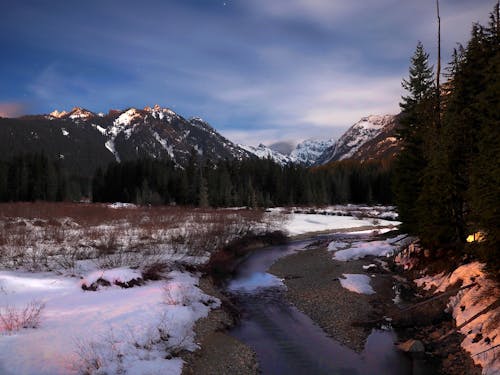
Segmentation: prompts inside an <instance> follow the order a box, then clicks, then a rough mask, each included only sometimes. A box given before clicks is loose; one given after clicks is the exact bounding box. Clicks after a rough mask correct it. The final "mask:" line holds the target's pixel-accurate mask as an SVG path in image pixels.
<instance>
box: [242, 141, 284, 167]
mask: <svg viewBox="0 0 500 375" xmlns="http://www.w3.org/2000/svg"><path fill="white" fill-rule="evenodd" d="M238 146H239V147H240V148H242V149H243V150H245V151H248V152H249V153H251V154H253V155H255V156H257V157H258V158H259V159H269V158H271V159H272V160H273V161H274V162H276V163H278V164H280V165H286V164H289V163H291V162H292V159H291V158H290V157H289V156H286V155H283V154H281V153H279V152H278V151H274V150H272V149H270V148H269V147H267V146H264V145H263V144H260V145H259V146H257V147H254V146H245V145H238Z"/></svg>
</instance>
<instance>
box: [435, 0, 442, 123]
mask: <svg viewBox="0 0 500 375" xmlns="http://www.w3.org/2000/svg"><path fill="white" fill-rule="evenodd" d="M436 10H437V21H438V59H437V72H436V95H437V97H436V100H437V128H438V130H439V129H440V128H441V84H440V78H441V16H440V14H439V0H436Z"/></svg>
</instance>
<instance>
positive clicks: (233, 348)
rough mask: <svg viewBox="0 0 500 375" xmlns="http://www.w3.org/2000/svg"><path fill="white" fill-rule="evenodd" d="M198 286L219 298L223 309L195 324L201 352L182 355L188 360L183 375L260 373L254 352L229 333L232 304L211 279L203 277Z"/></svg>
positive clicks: (232, 319)
mask: <svg viewBox="0 0 500 375" xmlns="http://www.w3.org/2000/svg"><path fill="white" fill-rule="evenodd" d="M199 286H200V288H201V289H202V290H203V291H204V292H205V293H207V294H209V295H212V296H214V297H217V298H219V299H220V300H221V301H222V303H223V307H222V308H219V309H216V310H212V311H211V312H210V313H209V315H208V316H207V317H206V318H202V319H200V320H198V321H197V322H196V325H195V328H194V331H195V334H196V342H197V343H198V345H199V346H200V349H198V350H197V351H195V352H192V353H185V354H184V355H183V356H182V359H183V360H184V361H185V364H184V367H183V369H182V374H183V375H197V374H207V375H220V374H242V375H254V374H258V373H259V371H258V364H257V360H256V356H255V353H254V352H253V350H251V349H250V348H249V347H248V346H246V345H245V344H243V343H242V342H240V341H239V340H237V339H235V338H234V337H232V336H229V335H228V334H227V333H226V332H227V330H228V328H230V327H232V326H233V325H234V323H235V320H234V315H233V313H232V312H231V309H232V307H231V302H230V301H228V300H227V298H226V297H224V296H223V295H222V294H221V293H220V292H219V291H218V290H217V289H216V288H215V287H214V284H213V281H212V279H211V278H209V277H203V278H201V279H200V284H199Z"/></svg>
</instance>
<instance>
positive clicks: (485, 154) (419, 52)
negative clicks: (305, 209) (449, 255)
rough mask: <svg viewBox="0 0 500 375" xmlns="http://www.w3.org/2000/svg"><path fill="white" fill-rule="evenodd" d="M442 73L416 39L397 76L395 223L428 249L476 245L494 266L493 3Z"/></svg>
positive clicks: (497, 44) (499, 95)
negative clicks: (401, 91) (399, 147)
mask: <svg viewBox="0 0 500 375" xmlns="http://www.w3.org/2000/svg"><path fill="white" fill-rule="evenodd" d="M438 64H439V63H438ZM438 67H439V65H438ZM445 76H446V78H447V80H446V82H444V83H443V84H442V85H441V84H439V80H438V78H439V69H438V71H436V72H435V71H434V68H433V66H431V65H430V63H429V55H428V54H427V52H426V51H425V49H424V47H423V45H422V44H421V43H418V45H417V48H416V51H415V54H414V56H413V57H412V59H411V66H410V70H409V77H408V79H405V80H404V81H403V87H404V88H405V89H406V91H407V95H406V96H404V97H403V100H402V102H401V103H400V106H401V110H402V117H401V125H400V128H399V130H398V136H399V138H400V139H401V141H402V142H403V151H402V152H401V153H400V154H399V156H398V158H397V160H396V162H395V165H394V183H393V191H394V195H395V203H396V205H397V207H398V212H399V215H400V219H401V220H402V222H403V225H402V229H403V230H405V231H407V232H409V233H413V234H416V235H418V236H419V237H420V239H421V241H422V242H423V244H424V245H425V246H427V247H429V248H431V249H437V248H446V247H448V248H453V249H458V250H464V251H469V250H470V251H474V252H475V251H477V252H478V253H479V254H481V256H483V257H484V258H485V260H487V261H489V264H490V265H492V266H494V267H496V268H500V260H499V258H500V257H499V245H500V212H499V202H500V163H499V162H498V155H500V103H499V101H500V14H499V5H498V3H497V4H496V6H495V8H494V10H493V12H492V13H491V14H490V20H489V23H488V25H486V26H483V25H479V24H475V25H474V26H473V28H472V32H471V37H470V40H469V42H468V43H467V45H465V46H462V45H459V46H458V47H457V48H456V49H455V50H454V53H453V58H452V61H451V62H450V63H449V64H448V66H447V69H446V74H445ZM473 233H476V236H473V238H472V239H473V241H472V243H471V244H468V241H467V239H468V238H469V241H470V237H469V236H470V235H471V234H473Z"/></svg>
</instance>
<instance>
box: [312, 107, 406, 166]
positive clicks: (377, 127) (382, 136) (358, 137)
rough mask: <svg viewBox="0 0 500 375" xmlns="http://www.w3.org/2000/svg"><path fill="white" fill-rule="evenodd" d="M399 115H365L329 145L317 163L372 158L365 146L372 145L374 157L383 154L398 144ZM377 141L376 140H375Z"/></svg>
mask: <svg viewBox="0 0 500 375" xmlns="http://www.w3.org/2000/svg"><path fill="white" fill-rule="evenodd" d="M396 121H397V116H394V115H372V116H368V117H363V118H362V119H361V120H360V121H359V122H357V123H356V124H354V125H353V126H351V127H350V128H349V129H348V130H347V131H346V132H345V133H344V134H343V135H342V136H341V137H340V138H339V140H338V141H337V142H335V143H334V144H332V145H331V146H330V147H328V148H327V149H326V150H325V151H324V152H323V154H322V155H320V156H319V158H318V159H317V160H316V163H315V164H318V165H319V164H326V163H329V162H332V161H337V160H345V159H356V160H364V159H367V158H370V155H369V154H368V153H367V152H365V151H366V150H365V148H366V147H367V146H370V147H371V149H372V154H373V155H372V157H371V158H374V157H375V154H378V155H382V154H383V153H386V151H387V150H388V149H392V148H395V147H396V145H397V141H396V138H395V137H394V134H393V133H394V129H395V126H396ZM374 141H375V142H374Z"/></svg>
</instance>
